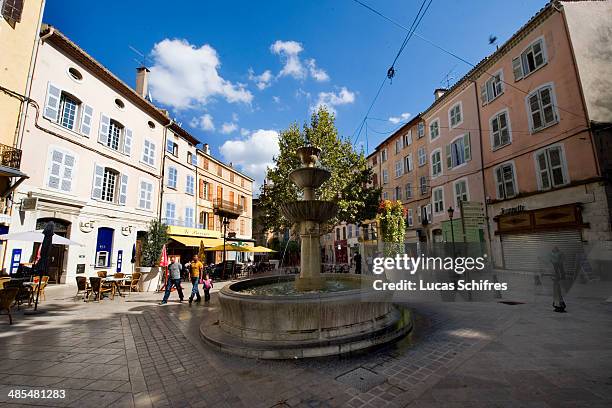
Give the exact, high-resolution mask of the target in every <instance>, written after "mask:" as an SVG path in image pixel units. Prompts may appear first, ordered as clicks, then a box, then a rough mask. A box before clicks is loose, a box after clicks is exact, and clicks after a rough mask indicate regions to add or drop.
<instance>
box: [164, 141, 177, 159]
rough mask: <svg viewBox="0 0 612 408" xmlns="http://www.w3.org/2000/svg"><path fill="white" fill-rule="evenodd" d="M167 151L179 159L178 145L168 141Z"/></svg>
mask: <svg viewBox="0 0 612 408" xmlns="http://www.w3.org/2000/svg"><path fill="white" fill-rule="evenodd" d="M166 151H167V152H168V153H170V154H172V155H173V156H175V157H178V144H177V143H175V142H174V141H173V140H168V141H166Z"/></svg>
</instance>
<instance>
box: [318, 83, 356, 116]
mask: <svg viewBox="0 0 612 408" xmlns="http://www.w3.org/2000/svg"><path fill="white" fill-rule="evenodd" d="M353 102H355V93H354V92H351V91H349V90H348V89H346V87H344V86H343V87H342V88H340V92H338V93H335V92H333V91H332V92H319V95H318V98H317V102H316V103H315V104H314V105H313V106H311V109H312V110H313V111H314V110H317V109H319V107H320V106H325V107H327V110H329V111H330V112H332V113H334V114H335V113H336V109H335V107H336V106H339V105H347V104H350V103H353Z"/></svg>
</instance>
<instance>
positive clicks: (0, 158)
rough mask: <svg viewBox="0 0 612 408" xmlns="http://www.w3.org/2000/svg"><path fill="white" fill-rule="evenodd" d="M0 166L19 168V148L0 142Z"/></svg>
mask: <svg viewBox="0 0 612 408" xmlns="http://www.w3.org/2000/svg"><path fill="white" fill-rule="evenodd" d="M0 166H5V167H10V168H12V169H19V167H20V166H21V150H19V149H16V148H14V147H12V146H7V145H3V144H0Z"/></svg>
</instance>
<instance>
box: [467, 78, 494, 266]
mask: <svg viewBox="0 0 612 408" xmlns="http://www.w3.org/2000/svg"><path fill="white" fill-rule="evenodd" d="M471 81H472V84H473V85H474V97H475V98H476V115H477V117H478V145H479V147H480V177H481V179H482V193H483V195H484V208H485V220H486V230H487V244H486V245H487V246H488V248H487V250H488V252H489V259H491V260H492V258H493V254H492V251H491V248H492V247H491V244H492V243H491V228H490V224H489V206H488V204H487V185H486V183H485V170H484V153H483V146H482V123H481V121H480V96H479V95H478V85H477V84H476V80H474V79H472V80H471ZM463 233H464V234H465V231H463Z"/></svg>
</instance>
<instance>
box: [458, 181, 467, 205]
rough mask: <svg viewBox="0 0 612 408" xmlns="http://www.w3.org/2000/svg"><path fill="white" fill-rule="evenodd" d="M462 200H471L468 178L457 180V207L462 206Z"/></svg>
mask: <svg viewBox="0 0 612 408" xmlns="http://www.w3.org/2000/svg"><path fill="white" fill-rule="evenodd" d="M462 201H469V197H468V189H467V180H457V181H455V204H456V208H461V202H462Z"/></svg>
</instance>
